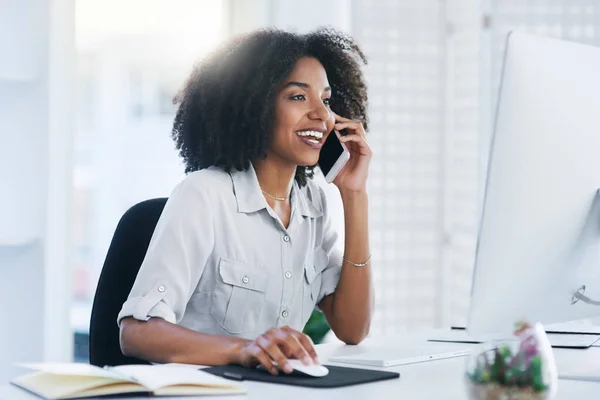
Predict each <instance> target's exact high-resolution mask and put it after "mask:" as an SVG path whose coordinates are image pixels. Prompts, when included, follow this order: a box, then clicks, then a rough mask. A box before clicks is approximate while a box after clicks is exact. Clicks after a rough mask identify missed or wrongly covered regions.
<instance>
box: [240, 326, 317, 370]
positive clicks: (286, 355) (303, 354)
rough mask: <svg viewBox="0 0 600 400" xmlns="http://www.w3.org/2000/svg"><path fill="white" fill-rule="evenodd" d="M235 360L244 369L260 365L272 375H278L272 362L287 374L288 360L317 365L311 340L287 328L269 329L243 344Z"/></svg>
mask: <svg viewBox="0 0 600 400" xmlns="http://www.w3.org/2000/svg"><path fill="white" fill-rule="evenodd" d="M236 358H237V363H238V364H241V365H243V366H245V367H256V366H257V365H259V364H262V365H263V366H264V367H265V368H266V369H267V371H269V372H271V374H273V375H277V374H278V373H279V369H278V368H277V367H276V366H275V365H274V364H273V361H275V362H277V364H278V365H280V366H281V368H282V369H283V372H285V373H287V374H290V373H292V367H291V366H290V364H289V363H288V362H287V360H288V359H298V360H301V361H302V362H303V363H304V364H305V365H310V364H312V363H314V364H318V363H319V360H318V358H317V352H316V351H315V347H314V345H313V342H312V340H311V339H310V338H309V337H308V336H307V335H305V334H304V333H302V332H298V331H297V330H295V329H292V328H290V327H289V326H284V327H282V328H271V329H269V330H268V331H266V332H265V333H263V334H262V335H260V336H259V337H257V338H256V339H255V340H251V341H248V342H246V343H244V344H243V345H242V346H241V348H240V349H239V353H238V354H237V357H236Z"/></svg>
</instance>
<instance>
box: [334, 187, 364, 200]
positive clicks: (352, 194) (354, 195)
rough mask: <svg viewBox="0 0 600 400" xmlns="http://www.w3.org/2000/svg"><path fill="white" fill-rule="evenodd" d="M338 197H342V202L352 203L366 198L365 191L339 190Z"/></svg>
mask: <svg viewBox="0 0 600 400" xmlns="http://www.w3.org/2000/svg"><path fill="white" fill-rule="evenodd" d="M340 196H341V197H342V201H352V200H357V199H365V198H367V190H366V189H361V190H348V189H340Z"/></svg>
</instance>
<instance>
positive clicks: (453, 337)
mask: <svg viewBox="0 0 600 400" xmlns="http://www.w3.org/2000/svg"><path fill="white" fill-rule="evenodd" d="M514 339H515V338H514V337H507V336H506V335H502V334H495V335H480V336H471V335H469V334H468V333H467V331H466V330H459V329H452V330H449V331H447V332H436V333H435V336H433V337H430V338H429V339H427V340H428V341H430V342H449V343H484V342H493V341H498V340H502V341H504V340H514Z"/></svg>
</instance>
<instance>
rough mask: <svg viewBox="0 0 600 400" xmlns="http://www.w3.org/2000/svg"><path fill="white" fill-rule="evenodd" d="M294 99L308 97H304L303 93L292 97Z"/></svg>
mask: <svg viewBox="0 0 600 400" xmlns="http://www.w3.org/2000/svg"><path fill="white" fill-rule="evenodd" d="M290 98H291V99H292V100H304V99H306V97H304V95H303V94H297V95H295V96H292V97H290Z"/></svg>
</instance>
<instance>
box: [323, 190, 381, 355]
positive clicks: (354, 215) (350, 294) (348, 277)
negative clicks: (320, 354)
mask: <svg viewBox="0 0 600 400" xmlns="http://www.w3.org/2000/svg"><path fill="white" fill-rule="evenodd" d="M341 195H342V201H343V204H344V223H345V243H344V259H345V260H348V261H351V262H352V263H355V264H358V263H364V262H365V261H366V260H367V259H368V258H369V257H370V249H369V229H368V227H369V220H368V196H367V193H366V192H349V193H345V192H343V191H342V192H341ZM348 261H344V262H343V265H342V272H341V275H340V280H339V283H338V286H337V289H336V291H335V295H334V296H331V297H332V299H331V305H330V307H331V316H332V318H331V321H330V324H331V327H332V329H333V331H334V333H335V334H336V335H337V336H338V338H340V339H341V340H343V341H345V342H346V343H358V342H360V341H362V340H363V339H364V338H365V337H366V335H367V334H368V333H369V328H370V324H371V315H372V313H373V303H374V298H373V297H374V296H373V288H372V282H371V262H370V261H369V262H368V263H367V265H365V266H363V267H356V266H354V265H352V264H351V263H349V262H348Z"/></svg>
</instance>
